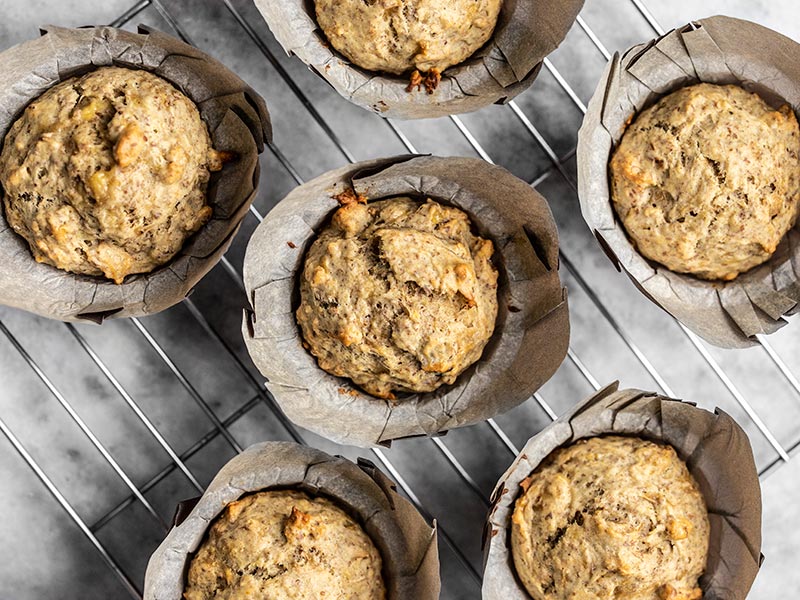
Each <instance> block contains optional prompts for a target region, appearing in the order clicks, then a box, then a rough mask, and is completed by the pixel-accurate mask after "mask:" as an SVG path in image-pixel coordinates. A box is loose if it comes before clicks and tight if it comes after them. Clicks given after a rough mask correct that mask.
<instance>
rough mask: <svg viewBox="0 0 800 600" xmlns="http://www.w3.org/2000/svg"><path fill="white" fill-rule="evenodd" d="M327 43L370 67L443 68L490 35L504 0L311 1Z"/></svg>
mask: <svg viewBox="0 0 800 600" xmlns="http://www.w3.org/2000/svg"><path fill="white" fill-rule="evenodd" d="M315 4H316V14H317V22H318V23H319V25H320V27H321V28H322V30H323V31H324V33H325V35H326V36H327V38H328V40H329V41H330V43H331V45H333V47H334V48H335V49H336V50H338V51H339V52H341V53H342V54H343V55H344V56H345V57H347V58H348V59H350V60H351V61H352V62H353V63H355V64H356V65H358V66H359V67H362V68H364V69H368V70H371V71H386V72H388V73H395V74H398V75H399V74H402V73H405V72H407V71H410V70H412V69H418V70H420V71H423V72H427V71H431V70H434V69H435V70H437V71H440V72H441V71H444V70H445V69H447V68H448V67H451V66H453V65H457V64H458V63H460V62H462V61H464V60H465V59H467V58H469V57H470V56H471V55H472V54H473V53H475V51H476V50H478V49H479V48H480V47H481V46H483V45H484V44H485V43H486V42H487V41H488V40H489V38H490V37H491V36H492V32H493V31H494V28H495V25H496V24H497V18H498V16H499V14H500V7H501V6H502V4H503V0H315Z"/></svg>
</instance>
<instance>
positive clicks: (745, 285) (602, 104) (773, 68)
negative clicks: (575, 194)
mask: <svg viewBox="0 0 800 600" xmlns="http://www.w3.org/2000/svg"><path fill="white" fill-rule="evenodd" d="M699 81H706V82H712V83H735V84H741V85H742V86H743V87H745V88H746V89H749V90H751V91H755V92H758V93H760V94H762V95H763V96H764V97H765V98H766V99H767V100H768V101H771V102H773V103H776V104H779V103H782V102H789V103H790V104H791V105H792V107H793V108H794V110H795V112H797V111H798V110H800V44H797V43H796V42H794V41H792V40H790V39H788V38H786V37H784V36H782V35H780V34H778V33H776V32H774V31H772V30H769V29H766V28H765V27H762V26H760V25H756V24H755V23H751V22H749V21H742V20H739V19H733V18H730V17H721V16H716V17H711V18H708V19H703V20H700V21H697V22H696V23H691V24H689V25H687V26H685V27H683V28H681V29H677V30H673V31H671V32H669V33H667V34H666V35H664V36H662V37H660V38H658V39H656V40H653V41H651V42H649V43H647V44H642V45H639V46H635V47H633V48H631V49H629V50H628V51H627V52H625V53H624V54H622V55H621V56H620V55H619V54H617V55H615V56H614V58H613V59H612V61H611V62H610V63H609V65H608V67H607V68H606V71H605V73H604V75H603V78H602V79H601V81H600V83H599V85H598V87H597V91H596V92H595V94H594V96H593V97H592V100H591V102H590V103H589V107H588V111H587V113H586V117H585V119H584V122H583V126H582V127H581V131H580V134H579V137H578V176H579V196H580V202H581V211H582V212H583V216H584V219H585V220H586V222H587V224H588V225H589V227H590V228H591V229H592V231H593V232H594V233H595V235H596V237H597V238H598V240H599V241H600V244H601V246H602V247H603V249H604V250H605V252H606V253H607V254H608V256H609V258H611V260H612V262H613V263H614V264H615V265H616V266H617V268H620V267H621V268H622V269H624V270H625V272H626V273H628V275H629V276H630V277H631V279H632V280H633V282H634V283H635V284H636V286H637V287H638V288H639V289H640V290H641V291H642V292H643V293H644V294H645V295H647V296H648V297H649V298H650V299H651V300H652V301H653V302H655V303H656V304H658V305H659V306H661V307H662V308H664V310H666V311H667V312H669V313H670V314H672V315H673V316H675V317H676V318H677V319H678V320H679V321H681V322H682V323H684V324H685V325H686V326H687V327H689V328H690V329H691V330H692V331H694V332H696V333H697V334H698V335H700V336H702V337H703V338H705V339H706V340H708V341H709V342H711V343H713V344H715V345H718V346H722V347H728V348H743V347H747V346H752V345H755V344H756V343H758V342H757V339H756V337H755V336H756V335H759V334H770V333H773V332H775V331H776V330H778V329H779V328H780V327H782V326H783V325H784V324H785V323H786V321H785V320H784V319H783V316H784V315H788V314H793V313H794V312H795V311H796V310H797V303H798V301H800V285H798V274H799V273H800V224H798V226H796V227H795V228H794V229H793V230H791V231H790V232H789V233H788V234H787V236H786V237H785V238H784V240H783V241H782V242H781V244H780V245H779V246H778V249H777V251H776V252H775V254H774V255H773V256H772V258H771V259H770V260H769V261H767V262H766V263H764V264H763V265H761V266H759V267H757V268H755V269H752V270H751V271H748V272H747V273H744V274H742V275H740V276H739V277H738V278H737V279H735V280H733V281H731V282H708V281H702V280H700V279H696V278H694V277H691V276H688V275H681V274H678V273H674V272H672V271H670V270H668V269H667V268H665V267H663V266H660V265H657V264H655V263H652V262H650V261H648V260H647V259H645V258H644V257H643V256H642V255H641V254H639V253H638V252H637V250H636V249H635V248H634V247H633V245H632V244H631V242H630V240H629V239H628V236H627V235H626V233H625V230H624V227H623V226H622V225H621V224H620V222H619V221H618V219H617V218H616V216H615V213H614V209H613V207H612V204H611V200H610V193H609V183H608V167H607V165H608V161H609V158H610V154H611V152H612V150H613V147H614V145H615V143H616V142H617V141H618V140H619V139H620V138H621V136H622V133H623V131H624V127H625V123H626V122H627V120H628V118H629V117H630V116H631V115H632V114H634V113H636V112H638V111H639V110H641V109H642V108H643V107H645V106H648V105H650V104H652V102H653V101H655V99H656V98H658V97H659V96H661V95H664V94H666V93H669V92H671V91H673V90H675V89H677V88H680V87H683V86H685V85H691V84H693V83H697V82H699Z"/></svg>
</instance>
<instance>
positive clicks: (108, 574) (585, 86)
mask: <svg viewBox="0 0 800 600" xmlns="http://www.w3.org/2000/svg"><path fill="white" fill-rule="evenodd" d="M276 1H279V0H276ZM610 2H613V10H608V8H609V6H612V5H611V4H609V3H610ZM52 4H53V5H55V4H56V3H55V2H53V3H52ZM112 4H113V3H112ZM123 8H124V7H123ZM120 12H122V10H120ZM46 17H47V15H43V20H47V19H46ZM138 23H143V24H146V25H151V26H153V27H156V28H158V29H161V30H164V31H167V32H169V33H172V34H174V35H177V36H179V37H181V38H183V39H184V40H185V41H187V42H189V43H192V44H194V45H196V46H198V47H200V48H201V49H203V50H205V51H207V52H209V53H210V54H212V55H215V56H217V57H218V58H220V59H221V60H222V61H223V62H225V63H226V64H227V65H228V66H229V67H231V68H232V69H234V70H235V71H237V72H238V73H240V74H241V75H242V76H243V77H244V78H245V79H246V80H247V81H248V82H250V83H251V84H252V85H253V86H254V87H255V88H256V89H257V90H258V91H259V92H261V93H262V94H263V95H264V96H265V98H266V99H267V102H268V105H269V108H270V111H271V113H272V116H273V119H274V122H275V129H276V137H275V144H274V145H270V146H269V147H268V149H267V151H266V152H265V154H264V156H263V157H262V171H263V175H262V184H261V189H260V191H259V196H258V198H257V200H256V202H255V203H254V205H253V207H252V208H251V210H250V214H249V215H248V217H247V219H246V220H245V223H244V224H243V227H242V231H241V233H240V234H239V236H238V238H237V240H236V242H235V243H234V245H233V247H232V249H231V250H230V251H229V252H228V254H227V256H226V257H225V258H223V259H222V261H221V263H220V264H219V265H218V266H217V267H216V268H215V269H214V271H212V273H210V274H209V276H208V277H207V278H206V279H205V280H204V281H203V282H202V283H201V284H200V285H199V286H198V287H197V289H196V290H195V293H194V294H193V295H192V297H191V298H189V299H187V300H185V301H184V302H183V303H182V304H181V305H179V306H178V307H175V308H173V309H171V310H169V311H167V312H165V313H162V314H161V315H156V316H152V317H147V318H143V319H130V320H128V321H120V322H109V323H106V324H104V325H103V326H102V327H95V326H91V325H84V324H77V325H73V324H61V323H55V322H50V321H47V320H44V319H40V318H38V317H35V316H32V315H29V314H27V313H23V312H21V311H16V310H13V309H7V308H1V307H0V333H1V334H2V335H1V336H0V377H2V379H0V382H2V383H1V384H0V385H1V387H0V431H2V433H3V434H4V436H5V438H6V440H7V441H8V442H9V443H8V444H3V445H0V458H1V459H2V462H0V467H3V468H4V469H7V470H8V471H9V473H10V475H9V476H8V477H7V478H6V481H4V485H3V487H2V488H0V501H2V502H3V513H4V514H5V515H6V520H5V521H3V522H2V526H3V528H4V529H8V530H9V531H7V532H6V534H8V535H6V534H4V538H5V539H12V538H13V539H22V537H25V536H26V535H31V539H30V540H28V542H27V543H23V542H20V545H19V547H15V550H14V554H13V555H11V554H10V553H9V552H8V551H5V552H6V554H3V555H2V560H0V563H2V566H0V596H5V594H4V593H2V592H3V591H4V590H7V591H8V593H9V594H10V593H11V591H12V590H13V594H12V596H13V597H15V598H25V597H31V598H33V597H36V598H43V597H49V596H50V594H53V595H54V596H53V597H55V594H56V592H57V594H58V597H80V598H94V597H97V598H116V597H124V596H125V594H126V593H127V594H128V595H130V596H131V597H134V598H140V597H141V589H142V580H143V574H144V567H145V565H146V561H147V558H148V557H149V555H150V553H151V552H152V551H153V550H154V548H155V546H156V545H157V544H158V543H159V542H160V540H161V539H162V538H163V536H164V534H165V532H166V529H167V527H168V523H169V521H170V518H171V513H172V510H173V509H174V507H175V505H176V504H177V502H178V501H180V500H182V499H185V498H188V497H191V496H196V495H198V494H199V493H200V492H202V490H203V489H204V487H205V485H207V483H208V482H209V481H210V479H211V477H213V475H214V473H215V472H216V471H217V470H218V469H219V467H220V466H222V464H224V463H225V462H226V461H227V460H229V459H230V458H231V457H232V456H233V455H234V453H237V452H239V451H241V450H242V448H243V447H246V446H247V445H249V444H251V443H254V442H257V441H262V440H265V439H290V440H295V441H297V442H300V443H304V444H312V445H315V446H317V447H320V448H322V449H324V450H326V451H329V452H333V453H339V454H343V455H345V456H348V457H350V458H354V457H356V456H359V455H361V456H366V457H368V458H371V459H372V460H373V461H374V462H376V463H377V464H378V465H379V466H380V467H381V468H383V469H384V470H385V471H386V472H387V473H388V474H389V475H390V476H391V477H392V478H393V479H394V480H395V481H396V482H397V484H398V487H399V489H400V490H402V492H403V493H404V494H405V495H406V496H407V497H408V498H409V499H410V500H411V502H413V503H414V504H415V505H416V506H417V508H419V510H420V511H421V512H422V514H423V515H425V517H426V518H427V519H429V520H433V519H434V518H436V519H437V520H438V523H439V533H440V542H439V545H440V551H441V559H442V577H443V594H442V597H443V598H452V599H455V598H478V597H479V595H480V591H479V590H480V580H481V574H480V572H481V551H480V537H481V531H482V525H483V519H484V516H485V513H486V509H487V507H488V497H489V494H490V492H491V489H492V486H493V485H494V482H495V481H496V480H497V478H498V477H499V475H500V474H501V473H502V472H503V470H504V469H505V468H506V466H507V465H508V464H509V463H510V462H511V460H512V459H513V457H514V455H515V454H516V453H517V452H518V448H520V447H521V446H522V445H523V444H524V442H525V441H526V439H527V438H528V437H530V436H531V435H533V434H535V433H536V432H537V431H539V430H541V428H542V427H544V426H545V425H546V424H547V423H548V422H550V420H552V419H554V418H556V415H557V414H560V413H561V412H563V411H564V410H566V409H567V408H569V407H570V406H571V405H572V404H574V403H575V402H577V401H578V400H579V399H581V398H582V397H584V396H586V395H587V394H589V393H590V392H591V391H592V390H595V389H598V388H599V387H601V385H604V384H606V383H608V382H610V381H613V380H614V379H621V380H622V384H623V385H626V386H637V387H641V388H644V389H652V390H656V391H660V392H663V393H665V394H667V395H671V396H676V397H684V398H686V399H689V400H693V401H696V402H698V403H699V404H700V405H702V406H705V407H708V408H713V407H714V406H720V407H722V408H723V409H724V410H726V411H727V412H729V413H731V414H732V415H733V416H734V417H736V418H737V419H738V420H739V422H740V423H742V425H743V426H744V427H745V429H746V430H747V431H748V433H749V434H750V437H751V440H752V442H753V447H754V451H755V454H756V460H757V463H758V466H759V470H760V473H761V475H762V477H765V476H767V475H768V474H769V473H771V472H772V471H773V470H774V469H776V468H777V467H778V466H779V465H780V464H782V463H784V462H786V461H788V460H790V456H791V455H792V454H795V453H796V451H797V448H798V444H800V382H798V379H797V377H796V376H795V375H794V372H795V371H798V370H800V359H797V358H796V357H797V356H798V355H799V354H798V352H797V350H799V349H800V345H798V344H797V343H796V342H794V341H793V340H792V336H791V335H789V334H787V333H786V331H787V329H784V330H782V331H781V332H779V333H777V334H775V335H774V336H772V337H771V338H770V342H768V341H767V340H766V339H760V340H759V341H760V347H758V348H756V349H753V350H748V351H740V352H730V351H721V350H718V349H714V348H711V347H709V346H707V345H706V344H705V343H704V342H702V341H701V340H700V339H699V338H697V337H696V336H695V335H694V334H693V333H692V332H690V331H689V330H687V329H686V328H685V327H683V326H681V325H680V324H678V323H677V322H675V321H674V320H673V319H672V318H671V317H669V316H668V315H666V314H664V313H662V312H661V311H660V310H659V309H657V308H656V307H655V306H653V305H651V304H650V303H649V302H647V301H646V300H645V299H644V298H643V297H642V296H641V295H640V294H639V293H638V292H637V291H636V290H635V289H634V288H633V286H632V285H630V283H629V282H627V281H626V280H625V278H624V277H623V276H621V275H619V274H617V273H616V272H615V271H614V270H613V268H612V267H611V265H610V264H609V263H608V261H607V260H606V259H605V257H604V256H603V255H602V253H601V252H600V251H599V248H597V247H596V245H595V243H594V240H593V239H592V237H591V234H590V233H589V231H588V229H587V228H586V227H585V225H584V224H583V223H582V221H581V219H580V215H579V209H578V203H577V198H576V193H575V187H576V186H575V181H576V175H575V164H574V155H575V144H576V136H577V128H578V126H579V124H580V119H581V117H582V114H583V113H585V111H586V104H585V102H586V101H587V100H588V98H589V96H590V95H591V93H592V91H593V89H594V85H595V82H596V81H597V80H598V78H599V76H600V73H601V71H602V69H603V67H604V65H605V62H606V61H607V60H609V59H610V57H611V52H612V50H611V49H619V50H622V49H624V48H625V47H627V46H629V45H632V44H634V43H637V42H639V41H643V40H645V39H649V38H651V37H653V36H654V35H656V34H661V33H663V30H662V28H661V26H660V25H659V23H658V22H657V20H656V18H655V17H654V16H653V15H652V14H651V12H650V11H649V10H648V9H647V7H646V6H645V5H644V4H643V3H642V2H641V1H640V0H624V1H623V0H608V1H604V0H589V1H588V2H587V6H586V8H585V9H584V11H583V13H582V15H581V16H580V17H578V20H577V24H576V25H575V27H573V29H572V31H571V32H570V34H569V36H568V37H567V40H566V41H565V43H564V45H563V46H562V47H561V48H560V49H559V50H558V51H557V52H556V53H554V54H553V56H552V57H551V58H549V59H546V60H545V61H544V69H543V71H542V74H541V75H540V77H539V80H538V81H537V82H536V84H535V85H534V87H533V89H532V90H529V91H528V92H526V93H525V94H523V95H522V96H520V97H519V98H518V99H517V100H516V101H515V102H511V103H509V104H508V106H503V107H500V106H497V107H491V108H488V109H485V110H483V111H480V112H478V113H475V114H471V115H465V116H453V117H450V118H447V119H437V120H432V121H420V122H400V121H393V120H386V119H382V118H380V117H377V116H374V115H370V114H368V113H366V112H364V111H361V110H360V109H357V108H356V107H353V106H351V105H349V104H348V103H346V102H345V101H344V100H342V99H340V98H339V97H338V96H337V95H336V94H335V92H333V91H332V90H330V89H329V88H328V87H327V85H326V84H325V83H324V82H323V81H322V80H320V79H318V78H317V77H315V76H314V75H313V74H311V73H310V72H308V71H307V70H306V69H305V68H304V67H303V65H302V64H300V63H299V61H297V60H296V59H290V58H288V57H286V56H285V54H283V52H282V51H281V50H280V48H279V46H278V45H277V43H276V42H275V40H274V39H273V38H272V36H271V34H270V33H269V31H268V29H267V28H266V26H265V24H264V22H263V20H262V19H261V18H260V15H259V14H258V12H257V11H256V9H255V7H254V6H253V5H252V3H251V2H249V1H248V0H219V1H215V2H196V1H194V2H193V1H192V0H142V1H140V2H137V3H136V4H134V5H133V6H130V8H128V9H127V10H124V12H122V14H120V16H119V17H118V18H117V19H116V20H114V21H113V23H112V24H113V25H115V26H118V27H126V28H134V27H135V25H136V24H138ZM7 45H8V44H7ZM407 152H411V153H416V152H431V153H434V154H444V155H447V154H459V155H469V156H476V155H477V156H480V157H481V158H483V159H484V160H486V161H488V162H492V163H497V164H501V165H503V166H506V167H507V168H509V169H510V170H512V172H514V173H515V174H517V175H518V176H520V177H522V178H524V179H525V180H527V181H529V182H530V184H531V185H532V186H534V187H536V188H537V189H538V190H539V191H540V192H542V193H543V194H544V195H545V196H546V197H547V198H548V199H549V200H550V202H551V205H552V207H553V211H554V214H555V217H556V220H557V221H558V224H559V229H560V233H561V242H562V244H561V259H562V269H561V272H562V278H563V279H564V281H565V283H566V285H567V286H568V287H569V291H570V297H571V298H570V302H571V316H572V326H573V336H572V344H571V347H570V349H569V353H568V357H567V360H566V361H565V363H564V365H563V366H562V368H561V369H560V370H559V372H558V373H557V374H556V375H555V377H554V378H553V379H552V380H551V381H550V382H549V383H548V384H547V385H545V386H544V387H543V388H542V390H540V393H537V394H535V395H534V397H533V398H532V399H531V400H529V401H528V402H527V403H525V404H524V405H522V406H521V407H519V408H517V409H515V410H514V411H511V412H510V413H509V414H507V415H501V416H499V417H497V418H496V419H492V420H489V421H488V422H487V423H485V424H481V425H476V426H473V427H470V428H466V429H463V430H458V431H453V432H450V433H449V434H448V435H447V436H444V437H442V438H434V439H416V440H403V441H400V442H396V443H395V444H394V445H393V446H392V448H390V449H375V450H370V451H368V450H358V449H354V448H345V447H339V446H336V445H334V444H331V443H329V442H327V441H325V440H323V439H321V438H319V437H317V436H315V435H314V434H312V433H310V432H307V431H304V430H302V429H299V428H297V427H296V426H294V425H293V424H292V423H291V422H289V421H288V420H287V419H286V417H285V416H283V415H282V413H281V412H280V410H279V409H278V408H277V407H276V405H275V404H274V401H273V400H272V398H271V397H270V396H269V394H268V393H267V392H266V390H265V388H264V386H263V382H262V378H261V377H260V375H259V374H258V372H257V371H256V370H255V369H254V367H253V365H252V364H251V363H250V361H249V359H248V357H247V354H246V351H245V349H244V346H243V343H242V341H241V335H240V323H241V314H242V312H241V311H242V308H243V307H244V306H245V302H246V298H245V295H244V287H243V283H242V277H241V263H242V256H243V252H244V248H245V245H246V240H247V238H248V237H249V235H250V233H252V231H253V229H254V228H255V226H257V224H258V223H259V222H260V221H261V220H262V216H263V215H264V214H265V213H266V211H268V210H269V208H270V207H271V206H273V205H274V204H275V203H276V202H277V201H278V200H279V199H280V198H281V197H282V196H283V195H285V193H286V192H288V191H289V190H290V189H291V188H292V187H293V186H294V185H298V184H301V183H303V181H305V180H307V179H309V178H311V177H313V176H315V175H317V174H319V173H321V172H323V171H325V170H328V169H330V168H334V167H337V166H341V165H343V164H346V162H352V161H355V160H363V159H366V158H371V157H376V156H381V155H392V154H400V153H407ZM788 329H791V327H790V328H788ZM773 342H774V346H773V345H772V344H773ZM0 441H2V438H0ZM20 459H21V460H20ZM20 465H22V466H23V467H24V466H25V465H27V467H29V470H27V471H26V470H25V469H24V468H23V469H21V468H19V467H20ZM31 474H33V475H34V476H35V479H33V478H31ZM43 488H46V489H47V490H48V491H49V493H50V496H48V495H47V494H42V493H41V492H42V491H43ZM18 489H24V490H27V494H28V496H26V497H25V498H23V499H22V500H20V499H19V496H20V495H21V494H22V492H19V491H18ZM26 498H27V499H26ZM31 498H36V499H37V500H36V501H30V502H29V500H30V499H31ZM11 508H14V509H15V510H21V511H22V512H15V513H14V514H15V515H18V516H19V517H20V518H19V521H20V522H21V523H23V525H18V524H16V523H14V522H11V520H10V519H9V518H8V515H9V513H10V512H11V511H10V509H11ZM64 516H66V517H67V519H64ZM37 521H41V522H42V523H43V525H42V526H41V528H40V530H37V529H36V527H35V525H31V524H32V523H36V522H37ZM31 531H34V532H35V531H40V533H41V536H38V537H37V535H35V533H34V534H30V532H31ZM54 531H55V533H54ZM20 536H22V537H20ZM87 542H88V544H87ZM56 543H57V544H59V545H58V546H55V545H54V544H56ZM91 546H93V550H87V548H89V547H91ZM54 548H57V551H55V550H54ZM102 563H105V564H104V565H103V564H102ZM31 564H33V565H35V569H36V570H35V571H31V570H30V569H31V568H32V567H30V566H29V565H31ZM98 565H99V566H98ZM106 567H107V568H106ZM42 572H43V573H45V575H44V576H42ZM32 573H35V576H36V577H38V580H40V581H41V580H43V581H41V586H43V587H41V588H40V589H39V588H35V586H34V585H31V583H30V582H31V574H32ZM48 574H49V576H48ZM19 581H26V582H28V585H27V586H26V588H27V589H28V592H25V591H24V590H21V588H17V587H16V586H17V585H18V583H17V582H19ZM56 585H57V586H58V589H55V586H56ZM37 590H38V591H37ZM42 590H49V593H44V592H42ZM26 593H30V594H31V595H30V596H26V595H25V594H26Z"/></svg>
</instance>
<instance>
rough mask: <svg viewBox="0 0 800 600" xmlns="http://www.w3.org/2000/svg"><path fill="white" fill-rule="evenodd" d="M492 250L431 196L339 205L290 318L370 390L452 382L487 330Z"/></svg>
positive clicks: (328, 360) (327, 364) (316, 351)
mask: <svg viewBox="0 0 800 600" xmlns="http://www.w3.org/2000/svg"><path fill="white" fill-rule="evenodd" d="M358 200H362V201H363V200H364V199H363V198H359V199H358ZM493 253H494V246H493V244H492V242H491V241H490V240H486V239H483V238H481V237H479V236H477V235H475V234H474V233H473V232H472V230H471V223H470V219H469V217H468V216H467V214H466V213H464V212H463V211H461V210H460V209H457V208H454V207H450V206H444V205H442V204H439V203H437V202H434V201H433V200H430V199H429V200H427V201H426V202H421V201H418V200H414V199H412V198H408V197H401V198H394V199H390V200H380V201H377V202H372V203H369V204H366V203H365V202H361V201H352V202H349V203H347V204H345V205H344V206H342V207H341V208H339V209H338V210H337V211H336V212H335V213H334V215H333V218H332V219H331V222H330V224H329V225H328V226H327V227H325V228H324V229H323V230H322V231H321V232H320V234H319V236H318V237H317V239H316V240H315V241H314V243H313V244H312V245H311V247H310V248H309V250H308V253H307V255H306V257H305V263H304V268H303V272H302V277H301V278H300V300H301V302H300V306H299V308H298V309H297V312H296V318H297V322H298V324H299V326H300V329H301V331H302V335H303V338H304V341H305V344H306V346H307V348H308V350H310V352H311V353H312V354H313V355H314V356H316V357H317V360H318V363H319V366H320V367H321V368H322V369H324V370H325V371H327V372H329V373H331V374H333V375H337V376H339V377H347V378H350V379H351V380H352V381H353V382H354V383H355V384H357V385H358V386H360V387H361V388H363V389H364V390H365V391H366V392H367V393H369V394H372V395H373V396H377V397H379V398H393V397H394V393H393V392H395V391H407V392H431V391H433V390H435V389H437V388H438V387H440V386H441V385H443V384H451V383H453V382H454V381H455V380H456V378H457V377H458V375H459V374H461V373H462V372H463V371H464V370H465V369H467V367H469V366H470V365H471V364H473V363H474V362H475V361H477V360H478V359H479V358H480V356H481V353H482V352H483V349H484V347H485V346H486V343H487V342H488V341H489V338H490V337H491V335H492V332H493V331H494V325H495V319H496V317H497V309H498V304H497V270H496V269H495V268H494V266H493V264H492V261H491V259H492V255H493Z"/></svg>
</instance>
